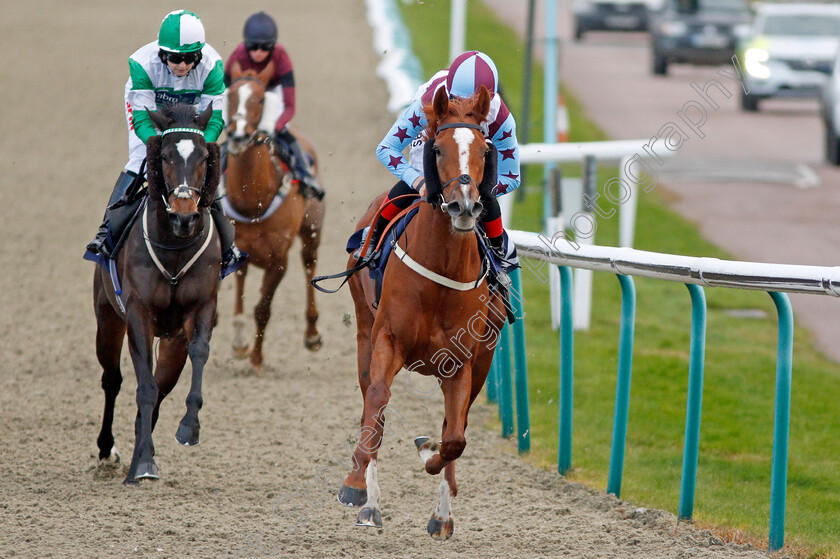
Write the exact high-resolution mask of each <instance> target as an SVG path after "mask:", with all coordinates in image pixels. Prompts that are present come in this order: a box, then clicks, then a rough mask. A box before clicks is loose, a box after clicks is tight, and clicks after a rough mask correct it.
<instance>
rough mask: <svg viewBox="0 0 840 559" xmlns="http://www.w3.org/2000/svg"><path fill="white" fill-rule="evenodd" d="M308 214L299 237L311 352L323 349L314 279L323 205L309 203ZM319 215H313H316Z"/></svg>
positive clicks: (305, 341)
mask: <svg viewBox="0 0 840 559" xmlns="http://www.w3.org/2000/svg"><path fill="white" fill-rule="evenodd" d="M306 208H307V213H306V215H305V216H304V218H303V224H302V225H301V228H300V233H299V234H298V236H299V237H300V240H301V249H300V256H301V260H303V270H304V273H305V274H306V332H305V333H304V336H303V344H304V345H305V346H306V348H307V349H309V350H310V351H318V350H319V349H321V343H322V340H321V334H319V333H318V328H317V326H316V323H317V322H318V307H317V306H315V288H314V287H313V286H312V278H313V277H315V266H316V265H317V262H318V246H319V245H320V244H321V220H322V219H323V204H321V203H316V204H313V203H307V205H306ZM316 212H317V214H318V215H313V213H316Z"/></svg>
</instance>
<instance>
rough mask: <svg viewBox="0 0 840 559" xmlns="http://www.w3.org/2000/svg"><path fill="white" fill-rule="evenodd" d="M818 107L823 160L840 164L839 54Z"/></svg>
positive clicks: (823, 89) (826, 81)
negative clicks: (820, 117)
mask: <svg viewBox="0 0 840 559" xmlns="http://www.w3.org/2000/svg"><path fill="white" fill-rule="evenodd" d="M820 109H821V110H820V113H821V114H822V120H823V125H824V129H825V160H826V161H827V162H828V163H831V164H832V165H840V54H838V57H837V58H836V59H835V61H834V66H833V68H832V72H831V75H830V76H829V77H828V79H827V80H825V83H824V84H823V88H822V95H821V96H820Z"/></svg>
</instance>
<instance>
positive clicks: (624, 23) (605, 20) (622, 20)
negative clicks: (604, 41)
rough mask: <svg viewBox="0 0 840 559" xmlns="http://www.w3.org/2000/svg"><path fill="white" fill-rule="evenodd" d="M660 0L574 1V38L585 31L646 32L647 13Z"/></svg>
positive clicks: (576, 38) (577, 39) (577, 38)
mask: <svg viewBox="0 0 840 559" xmlns="http://www.w3.org/2000/svg"><path fill="white" fill-rule="evenodd" d="M660 2H661V0H574V1H573V2H572V14H573V15H574V37H575V40H576V41H579V40H580V39H581V38H582V37H583V34H584V33H585V32H587V31H647V28H648V11H649V9H650V8H651V7H656V6H658V5H659V4H660Z"/></svg>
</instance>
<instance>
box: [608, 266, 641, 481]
mask: <svg viewBox="0 0 840 559" xmlns="http://www.w3.org/2000/svg"><path fill="white" fill-rule="evenodd" d="M617 277H618V281H619V283H620V284H621V328H620V332H619V342H618V378H617V380H616V384H615V412H614V413H615V415H614V417H613V438H612V450H611V451H610V473H609V479H608V481H607V493H613V494H614V495H615V496H616V497H621V475H622V472H623V471H624V447H625V443H626V441H627V418H628V416H629V413H630V378H631V375H632V369H633V333H634V329H635V323H636V286H635V285H634V283H633V278H632V277H630V276H622V275H620V274H619V275H618V276H617Z"/></svg>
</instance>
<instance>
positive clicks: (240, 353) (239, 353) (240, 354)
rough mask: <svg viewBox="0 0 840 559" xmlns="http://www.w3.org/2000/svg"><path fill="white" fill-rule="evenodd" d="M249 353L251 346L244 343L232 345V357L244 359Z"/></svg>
mask: <svg viewBox="0 0 840 559" xmlns="http://www.w3.org/2000/svg"><path fill="white" fill-rule="evenodd" d="M249 353H251V346H250V345H246V346H244V347H234V348H233V357H234V359H245V358H246V357H248V354H249Z"/></svg>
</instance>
